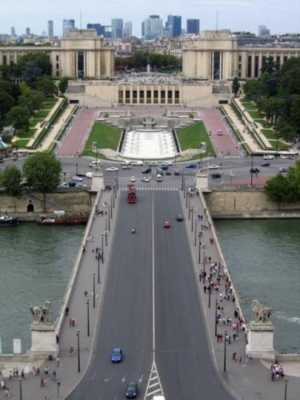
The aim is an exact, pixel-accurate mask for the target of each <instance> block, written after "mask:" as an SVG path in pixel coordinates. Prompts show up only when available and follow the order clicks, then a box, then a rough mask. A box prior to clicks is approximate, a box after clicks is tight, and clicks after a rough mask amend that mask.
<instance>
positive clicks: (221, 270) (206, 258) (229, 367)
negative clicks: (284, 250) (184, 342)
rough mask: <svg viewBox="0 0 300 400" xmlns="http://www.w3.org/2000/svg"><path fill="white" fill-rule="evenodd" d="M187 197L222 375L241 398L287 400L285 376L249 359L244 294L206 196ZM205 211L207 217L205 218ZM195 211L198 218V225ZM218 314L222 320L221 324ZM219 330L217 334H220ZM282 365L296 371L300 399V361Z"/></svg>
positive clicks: (293, 385) (290, 398)
mask: <svg viewBox="0 0 300 400" xmlns="http://www.w3.org/2000/svg"><path fill="white" fill-rule="evenodd" d="M187 197H189V196H186V195H185V197H184V198H182V201H183V203H184V208H185V210H186V221H187V228H188V233H189V235H190V243H191V247H192V253H193V255H194V259H195V263H194V265H195V275H196V278H197V279H198V281H199V295H200V297H201V299H202V306H203V311H204V314H205V315H206V317H207V322H208V324H207V328H208V335H209V337H210V338H211V341H212V350H213V357H214V358H215V362H216V365H217V367H218V371H219V374H220V376H221V378H223V381H224V383H225V386H226V387H227V388H228V390H229V391H230V392H231V393H233V394H234V396H235V397H237V398H238V399H241V400H282V399H284V397H283V396H284V381H283V380H282V381H277V382H272V381H271V379H270V369H269V364H268V363H262V362H260V361H259V360H252V359H248V358H247V357H246V355H245V345H246V337H245V332H244V331H243V322H244V321H243V316H242V312H241V311H240V310H239V304H238V303H239V302H238V296H237V295H236V293H235V290H234V288H232V286H233V284H234V283H233V284H232V286H231V278H230V273H229V271H228V270H227V267H226V263H225V260H224V258H223V255H222V250H221V249H220V248H219V245H218V242H217V237H216V234H215V230H214V226H213V223H212V221H211V218H210V215H208V212H207V207H206V204H205V203H204V199H203V197H202V196H196V195H194V196H191V197H190V198H189V199H188V200H187ZM188 208H190V209H193V211H191V212H190V213H188V211H187V210H188ZM189 214H190V215H189ZM199 215H200V216H201V218H199ZM192 216H193V219H194V221H193V230H192V222H191V220H192ZM196 225H197V228H196V233H195V226H196ZM199 232H202V233H200V236H201V247H200V263H199ZM195 236H196V241H195ZM211 238H213V241H211V240H210V239H211ZM195 243H196V246H195ZM237 251H238V249H237ZM200 274H201V282H200ZM209 282H210V283H211V286H212V287H213V289H212V290H211V295H209V289H208V286H209ZM209 297H210V299H209ZM209 303H210V304H209ZM209 305H210V307H209ZM216 305H217V309H216ZM216 316H217V320H218V323H217V324H215V319H216V318H215V317H216ZM215 333H217V335H218V336H217V337H216V336H215ZM225 334H226V337H227V339H230V344H229V343H228V344H227V351H226V356H227V357H226V372H224V335H225ZM281 364H282V365H283V367H284V370H285V373H286V374H288V373H291V375H293V376H288V389H287V400H296V399H297V400H298V399H299V391H300V379H299V378H297V377H295V376H298V377H299V376H300V363H296V362H287V363H281Z"/></svg>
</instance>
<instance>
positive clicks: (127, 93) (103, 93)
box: [0, 30, 300, 106]
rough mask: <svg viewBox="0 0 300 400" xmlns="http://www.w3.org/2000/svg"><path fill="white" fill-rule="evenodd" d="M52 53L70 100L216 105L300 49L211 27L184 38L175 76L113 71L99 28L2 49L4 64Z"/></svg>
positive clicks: (111, 52) (100, 103) (55, 69)
mask: <svg viewBox="0 0 300 400" xmlns="http://www.w3.org/2000/svg"><path fill="white" fill-rule="evenodd" d="M36 51H43V52H47V53H48V54H49V56H50V60H51V63H52V71H53V77H56V78H61V77H68V78H70V79H71V80H72V81H71V82H70V86H69V93H68V96H69V99H70V100H71V101H74V102H75V101H76V102H78V101H79V102H80V103H81V104H83V105H86V106H112V105H166V106H172V105H187V106H213V105H217V104H219V103H222V102H227V101H229V99H230V97H231V89H230V88H231V82H230V81H231V80H232V79H233V78H234V77H239V78H240V79H242V80H247V79H255V78H258V77H259V76H260V73H261V68H262V66H263V64H264V62H265V61H266V59H267V58H268V57H272V58H273V60H274V62H275V63H276V64H277V65H278V66H281V65H282V64H283V63H284V62H285V61H286V60H287V59H288V58H291V57H299V56H300V48H299V47H292V46H287V45H282V44H280V45H279V44H276V43H275V44H272V45H266V44H253V43H252V44H251V43H250V44H249V43H248V44H243V43H240V41H239V39H238V37H237V36H235V35H233V34H232V33H230V32H229V31H206V32H203V33H201V35H199V36H197V37H195V38H193V39H186V40H184V41H183V46H182V72H181V74H176V75H164V74H152V73H143V74H138V73H132V74H130V75H125V76H115V75H114V49H113V47H112V46H110V45H108V44H107V43H106V42H105V41H104V39H103V38H101V37H98V36H97V35H96V32H95V31H94V30H78V31H74V32H70V33H69V34H68V35H67V36H66V37H64V38H62V39H61V40H60V43H59V45H57V46H54V45H53V46H6V47H0V65H3V64H10V63H14V62H16V61H17V59H18V57H19V56H21V55H23V54H26V53H28V52H36Z"/></svg>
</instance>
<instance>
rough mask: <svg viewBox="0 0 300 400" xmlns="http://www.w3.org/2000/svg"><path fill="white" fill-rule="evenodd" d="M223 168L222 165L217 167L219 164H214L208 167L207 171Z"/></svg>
mask: <svg viewBox="0 0 300 400" xmlns="http://www.w3.org/2000/svg"><path fill="white" fill-rule="evenodd" d="M219 168H221V165H217V164H212V165H208V167H207V169H219Z"/></svg>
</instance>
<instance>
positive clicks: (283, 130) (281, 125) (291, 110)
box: [244, 58, 300, 140]
mask: <svg viewBox="0 0 300 400" xmlns="http://www.w3.org/2000/svg"><path fill="white" fill-rule="evenodd" d="M244 92H245V95H246V98H247V99H248V100H254V101H255V102H256V103H257V106H258V108H259V109H260V110H261V111H263V112H264V113H265V114H266V117H267V119H268V120H269V121H270V122H271V123H273V124H274V126H275V129H276V130H277V131H279V132H280V134H281V136H283V137H284V138H286V139H287V140H295V139H297V138H298V137H299V136H300V58H291V59H289V60H287V61H286V62H285V63H284V64H283V66H282V68H281V69H279V67H278V65H277V64H275V63H274V60H273V58H268V59H267V60H266V61H265V63H264V65H263V68H262V75H261V77H260V78H259V79H258V80H250V81H248V82H246V84H245V85H244Z"/></svg>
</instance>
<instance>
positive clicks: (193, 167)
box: [185, 164, 197, 169]
mask: <svg viewBox="0 0 300 400" xmlns="http://www.w3.org/2000/svg"><path fill="white" fill-rule="evenodd" d="M185 168H191V169H195V168H197V164H188V165H186V166H185Z"/></svg>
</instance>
